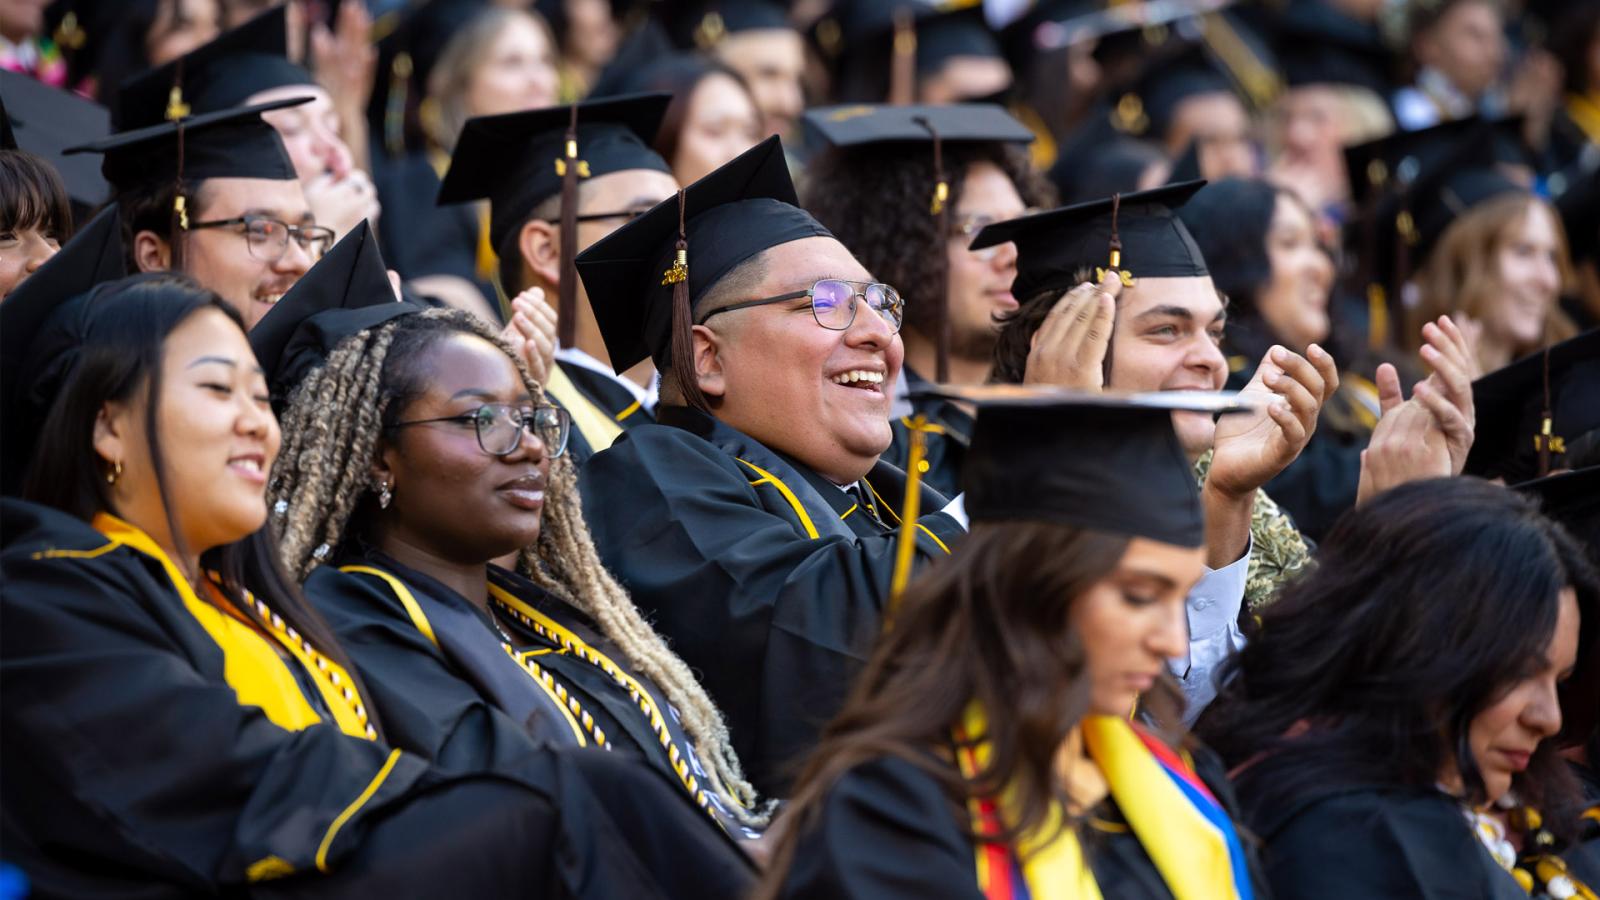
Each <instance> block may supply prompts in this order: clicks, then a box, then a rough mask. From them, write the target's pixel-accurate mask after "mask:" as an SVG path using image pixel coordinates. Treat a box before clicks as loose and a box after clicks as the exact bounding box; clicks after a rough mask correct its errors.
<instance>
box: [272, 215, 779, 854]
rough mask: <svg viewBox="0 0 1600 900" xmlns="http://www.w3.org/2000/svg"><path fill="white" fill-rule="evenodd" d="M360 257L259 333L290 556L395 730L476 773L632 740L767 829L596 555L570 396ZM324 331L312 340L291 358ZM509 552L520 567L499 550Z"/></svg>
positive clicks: (715, 722) (473, 324) (722, 729)
mask: <svg viewBox="0 0 1600 900" xmlns="http://www.w3.org/2000/svg"><path fill="white" fill-rule="evenodd" d="M355 237H358V236H357V235H352V238H355ZM347 256H349V254H348V253H346V254H341V253H339V252H338V250H337V249H336V250H335V252H334V253H331V254H330V255H329V258H328V259H327V260H325V261H324V262H323V263H322V264H319V266H318V267H317V269H314V270H313V271H312V273H310V274H309V275H308V276H307V277H306V279H303V280H302V282H301V284H300V285H297V286H296V289H295V291H293V292H291V294H289V295H288V296H286V297H285V299H284V301H282V303H281V304H280V305H279V307H278V308H277V309H275V310H274V314H273V316H269V317H268V320H264V322H263V325H264V326H267V327H266V330H265V331H263V332H262V333H261V334H260V335H259V336H253V337H256V345H257V348H258V352H260V353H261V356H262V357H263V360H264V362H263V364H264V365H265V366H266V367H267V369H268V372H269V376H270V377H271V378H272V379H273V381H274V393H275V394H276V395H280V396H282V395H286V397H287V406H286V407H285V408H284V410H283V423H284V433H285V435H286V438H285V442H284V449H283V453H282V456H281V457H280V459H279V462H278V465H277V467H276V468H275V469H274V471H273V476H272V480H271V484H270V487H269V491H270V499H271V501H272V504H273V512H274V517H275V524H276V526H277V529H278V533H279V535H280V550H281V553H282V557H283V560H284V562H285V565H286V567H287V568H288V570H289V572H290V573H291V575H292V576H294V577H296V578H299V579H305V591H306V594H307V596H308V598H309V599H310V600H311V601H312V602H313V603H314V604H315V605H317V606H318V607H319V609H320V611H321V612H322V613H323V615H325V616H326V617H327V618H328V620H329V622H330V624H331V625H332V627H333V628H334V630H335V631H336V632H338V633H339V634H340V635H341V638H342V639H343V640H344V641H345V642H346V645H347V646H348V647H349V648H350V652H351V655H352V657H353V658H355V659H356V661H357V665H359V666H360V667H361V668H362V671H364V672H368V673H372V674H370V675H369V682H370V683H371V684H373V685H374V688H373V693H374V703H375V705H377V707H378V708H379V709H380V710H381V711H382V712H383V714H384V717H385V722H386V726H387V727H388V728H389V732H390V735H391V740H393V741H394V742H395V743H396V744H397V745H398V746H403V747H408V748H410V749H413V750H415V751H416V752H419V753H422V754H424V755H427V756H430V757H433V758H435V759H436V760H438V761H439V762H440V763H441V764H448V765H450V766H452V767H457V768H459V767H468V768H471V769H473V770H481V769H490V770H492V769H493V768H495V766H496V761H497V759H498V758H499V757H500V755H501V754H503V753H507V752H514V751H515V750H516V749H517V748H523V747H525V746H526V745H527V743H528V740H529V739H530V738H532V739H533V740H534V741H535V742H538V743H543V742H551V743H556V744H568V745H571V744H577V745H580V746H592V747H598V748H603V749H612V748H620V749H625V750H630V751H633V752H634V753H637V754H638V755H640V756H642V757H644V759H645V760H647V761H648V762H649V763H650V764H651V765H652V766H654V767H655V768H657V769H659V770H660V771H661V773H662V774H664V775H665V776H666V778H667V780H669V781H671V782H673V783H674V784H675V785H677V786H678V787H679V788H680V789H681V790H683V791H685V792H687V794H688V796H689V797H690V798H691V799H692V800H693V801H694V802H695V803H696V804H698V805H699V806H700V807H701V808H702V809H704V810H705V811H706V812H707V813H709V814H710V815H709V818H710V819H711V820H714V821H715V822H717V823H718V824H720V825H721V826H722V827H723V828H724V829H726V830H728V831H729V832H731V833H734V834H736V835H739V836H742V837H753V836H755V835H756V834H757V833H758V832H759V830H760V829H761V828H762V827H763V826H764V825H765V822H766V812H765V811H764V810H762V809H761V808H760V807H759V806H758V805H757V803H756V798H755V795H754V791H753V790H752V789H751V788H750V787H749V785H748V783H747V782H746V781H745V778H744V776H743V774H742V772H741V769H740V765H739V761H738V759H737V757H736V756H735V754H734V751H733V750H732V748H731V746H730V744H729V741H728V736H727V729H726V726H725V725H724V723H723V719H722V716H721V714H720V712H719V711H718V710H717V708H716V706H715V705H713V703H712V701H711V700H710V698H709V697H708V696H707V695H706V693H705V691H704V689H703V688H702V687H701V686H700V684H699V683H698V682H697V681H696V680H695V677H694V675H693V674H692V673H691V671H690V670H689V668H688V667H687V666H686V665H685V664H684V662H683V661H682V660H681V659H679V658H678V657H677V656H676V655H674V654H673V653H672V651H671V650H669V649H668V648H667V646H666V644H665V643H664V642H663V641H662V640H661V638H660V637H659V636H658V635H657V634H656V633H655V631H654V630H653V629H652V628H651V627H650V625H649V624H648V623H647V622H646V621H645V620H644V619H643V618H642V617H641V616H640V614H639V612H638V610H637V608H636V607H635V606H634V605H633V604H632V602H631V601H630V600H629V598H628V596H627V594H626V593H625V592H624V591H623V589H622V588H621V587H620V586H619V585H618V584H617V582H616V581H615V580H614V579H613V578H612V577H611V575H610V574H609V573H607V572H606V571H605V569H604V568H603V567H602V566H601V564H600V562H599V560H598V558H597V556H596V553H595V549H594V545H593V544H592V542H591V541H590V537H589V532H588V528H587V526H586V525H585V524H584V522H583V519H582V515H581V512H580V505H579V500H578V496H577V486H576V477H575V474H574V472H573V467H572V464H571V462H570V460H569V459H568V458H567V457H566V456H565V454H564V449H565V441H566V434H567V430H568V428H569V427H570V423H569V421H568V420H567V418H566V414H565V411H564V410H560V409H559V408H557V407H553V406H548V405H545V404H546V401H545V400H544V395H543V392H542V390H541V388H540V386H539V385H538V384H537V383H536V382H535V381H533V379H532V378H531V377H530V376H529V375H528V372H527V369H526V368H525V366H524V365H523V363H522V362H521V361H520V359H519V358H518V355H517V352H516V350H515V348H512V347H509V346H507V345H505V344H503V343H502V342H501V340H500V338H499V337H498V336H497V335H496V333H495V332H494V331H493V330H492V329H490V328H489V327H488V326H486V325H484V324H483V323H481V322H479V321H478V320H476V319H474V318H473V317H471V316H470V315H466V314H462V313H459V312H452V311H445V310H428V311H424V310H422V309H421V308H419V307H414V306H411V305H410V304H398V303H388V302H380V303H378V304H377V305H375V306H373V305H367V306H363V304H371V303H372V302H373V300H374V299H377V300H385V299H387V297H386V296H374V294H375V292H376V290H378V288H377V286H378V285H379V284H381V282H379V281H378V280H377V278H376V276H373V275H371V274H370V273H369V277H368V280H367V282H366V283H367V284H369V285H372V286H373V290H368V291H367V292H366V295H365V296H363V297H359V298H358V296H357V295H358V294H359V293H360V287H359V286H360V284H361V279H360V278H348V277H347V276H346V273H345V271H343V270H341V269H340V268H339V267H340V265H341V259H343V258H345V257H347ZM375 258H376V253H375V251H374V252H372V253H370V254H367V259H365V260H357V261H356V263H357V264H356V266H354V268H359V267H360V264H362V263H363V262H365V263H369V269H373V270H375V271H381V263H380V264H371V261H372V260H374V259H375ZM318 270H324V271H325V272H326V273H327V276H328V277H320V278H319V277H317V276H318V274H319V273H318ZM297 294H298V295H299V297H298V298H297V297H296V295H297ZM328 294H333V295H334V296H332V297H329V296H327V295H328ZM347 305H348V306H358V307H362V308H357V309H348V308H338V307H341V306H347ZM274 318H276V322H274V321H272V320H273V319H274ZM308 330H309V331H316V332H318V333H320V334H322V335H324V336H325V340H324V341H323V343H322V344H321V345H320V346H318V347H317V348H316V350H314V351H313V352H312V353H310V354H304V353H300V354H297V352H296V351H295V350H294V349H293V348H292V347H291V349H289V350H288V351H287V352H280V351H282V348H283V347H285V346H286V345H294V346H305V343H304V342H300V343H296V342H294V341H289V340H288V339H287V338H288V335H290V334H294V333H305V332H307V331H308ZM329 348H331V349H329ZM297 355H298V356H299V358H295V357H296V356H297ZM308 357H309V358H308ZM296 382H298V384H296ZM511 556H514V558H515V559H516V571H510V570H509V569H505V568H501V567H499V566H496V565H492V563H493V562H494V561H495V560H502V559H505V558H507V557H511Z"/></svg>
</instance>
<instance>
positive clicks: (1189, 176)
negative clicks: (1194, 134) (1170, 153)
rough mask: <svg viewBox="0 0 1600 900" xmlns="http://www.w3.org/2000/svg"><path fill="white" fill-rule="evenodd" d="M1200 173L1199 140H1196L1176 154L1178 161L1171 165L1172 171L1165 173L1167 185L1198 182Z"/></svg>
mask: <svg viewBox="0 0 1600 900" xmlns="http://www.w3.org/2000/svg"><path fill="white" fill-rule="evenodd" d="M1201 177H1203V176H1202V175H1201V172H1200V139H1199V138H1196V139H1194V140H1192V141H1190V142H1189V143H1188V145H1187V146H1186V147H1184V148H1183V152H1182V153H1180V154H1178V159H1177V161H1176V162H1174V163H1173V164H1172V171H1171V172H1168V173H1167V184H1180V183H1182V182H1185V181H1198V180H1199V179H1200V178H1201Z"/></svg>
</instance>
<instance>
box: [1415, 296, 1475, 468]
mask: <svg viewBox="0 0 1600 900" xmlns="http://www.w3.org/2000/svg"><path fill="white" fill-rule="evenodd" d="M1422 340H1423V346H1422V359H1423V361H1424V362H1426V363H1427V364H1428V365H1429V366H1430V367H1432V369H1433V374H1431V375H1429V376H1428V377H1427V378H1426V379H1424V380H1423V381H1421V382H1420V383H1418V384H1417V386H1416V387H1415V388H1413V390H1412V399H1414V400H1416V401H1417V402H1418V403H1421V404H1422V405H1423V406H1424V407H1426V408H1427V410H1428V412H1429V413H1431V414H1432V415H1433V419H1434V422H1435V424H1436V425H1437V428H1438V430H1439V432H1440V434H1441V436H1442V438H1443V440H1444V441H1445V443H1446V445H1447V446H1448V447H1449V450H1450V471H1449V472H1448V473H1447V474H1450V475H1460V474H1461V469H1462V467H1464V466H1465V465H1466V464H1467V453H1468V452H1469V451H1470V450H1471V449H1472V439H1473V433H1474V429H1475V428H1476V427H1477V411H1476V409H1475V408H1474V406H1473V403H1472V382H1473V379H1475V378H1477V377H1478V359H1477V356H1476V354H1474V353H1473V351H1472V344H1471V342H1470V341H1469V340H1468V337H1467V335H1466V334H1465V333H1464V332H1463V330H1462V329H1461V328H1460V327H1458V326H1457V325H1456V323H1455V322H1453V321H1451V319H1450V317H1449V316H1440V317H1439V318H1438V320H1437V321H1434V322H1429V323H1428V324H1426V325H1424V326H1422Z"/></svg>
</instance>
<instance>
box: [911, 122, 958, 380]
mask: <svg viewBox="0 0 1600 900" xmlns="http://www.w3.org/2000/svg"><path fill="white" fill-rule="evenodd" d="M913 121H915V122H916V123H917V124H918V125H921V126H922V127H923V128H926V129H927V130H928V134H929V135H931V136H932V137H933V182H934V184H933V202H932V203H931V204H930V205H929V207H928V211H929V212H931V213H932V214H933V215H934V216H935V217H936V218H937V219H938V224H937V225H936V226H935V227H936V229H937V230H938V232H939V244H940V246H943V245H944V244H945V243H946V242H947V240H948V239H949V237H950V214H949V210H948V209H947V207H948V206H949V205H950V180H949V179H948V178H947V177H946V176H945V171H944V141H943V140H942V139H941V138H940V137H939V129H937V128H935V127H933V123H932V122H929V121H928V120H927V118H926V117H924V116H917V117H916V118H915V119H914V120H913ZM945 293H946V296H944V297H941V298H939V300H938V302H937V303H935V304H934V307H935V309H936V310H937V313H938V316H937V321H936V322H935V323H934V350H935V356H934V380H935V381H937V382H938V383H940V384H944V383H946V382H948V381H949V380H950V340H951V334H950V330H951V329H950V299H949V296H948V293H949V292H948V291H947V292H945Z"/></svg>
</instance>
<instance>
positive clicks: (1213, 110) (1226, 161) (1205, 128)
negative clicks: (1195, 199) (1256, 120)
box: [1165, 91, 1256, 178]
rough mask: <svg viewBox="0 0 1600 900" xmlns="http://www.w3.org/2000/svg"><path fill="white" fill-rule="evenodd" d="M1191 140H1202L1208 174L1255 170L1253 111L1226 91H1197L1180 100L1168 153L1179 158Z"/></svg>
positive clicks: (1249, 173) (1219, 175) (1169, 132)
mask: <svg viewBox="0 0 1600 900" xmlns="http://www.w3.org/2000/svg"><path fill="white" fill-rule="evenodd" d="M1191 141H1200V142H1201V143H1202V145H1203V149H1204V152H1205V159H1204V164H1205V171H1206V172H1207V177H1209V178H1223V177H1226V176H1228V175H1237V176H1240V177H1243V178H1248V177H1250V176H1252V175H1254V174H1256V171H1255V169H1256V159H1255V147H1254V146H1253V145H1252V144H1251V142H1250V114H1249V113H1248V112H1246V111H1245V108H1244V103H1243V102H1242V101H1241V100H1240V99H1239V98H1238V97H1235V96H1234V95H1233V94H1231V93H1228V92H1227V91H1212V92H1210V93H1205V94H1196V95H1194V96H1192V97H1188V98H1186V99H1184V100H1183V102H1181V103H1179V104H1178V106H1177V108H1176V109H1174V110H1173V113H1172V124H1171V125H1170V126H1169V127H1168V128H1167V136H1166V140H1165V146H1166V151H1167V154H1168V155H1169V156H1172V157H1173V158H1177V156H1178V155H1179V154H1181V153H1183V151H1184V149H1185V148H1187V147H1188V146H1189V143H1190V142H1191Z"/></svg>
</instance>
